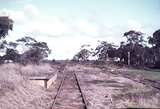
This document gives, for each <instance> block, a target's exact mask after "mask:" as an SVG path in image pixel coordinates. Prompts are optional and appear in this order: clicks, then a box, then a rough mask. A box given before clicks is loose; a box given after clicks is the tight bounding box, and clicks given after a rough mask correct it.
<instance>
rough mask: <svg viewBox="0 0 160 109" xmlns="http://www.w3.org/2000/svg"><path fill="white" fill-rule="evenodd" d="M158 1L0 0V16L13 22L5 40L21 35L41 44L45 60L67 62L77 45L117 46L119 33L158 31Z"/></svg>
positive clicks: (76, 50) (75, 51) (121, 39)
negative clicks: (45, 50)
mask: <svg viewBox="0 0 160 109" xmlns="http://www.w3.org/2000/svg"><path fill="white" fill-rule="evenodd" d="M159 10H160V0H0V16H2V15H3V16H4V15H6V16H9V17H10V18H11V19H13V21H14V27H13V31H10V32H9V35H8V36H7V40H11V41H12V40H16V39H18V38H21V37H24V36H31V37H34V38H35V39H36V40H38V41H45V42H47V43H48V45H49V47H50V48H51V49H52V54H51V55H50V56H49V59H53V58H54V59H71V58H72V57H73V55H74V54H76V53H77V52H78V51H79V50H80V47H81V45H83V44H90V45H91V47H93V48H94V47H96V45H97V44H98V43H97V41H98V40H101V41H108V42H113V43H115V44H117V45H118V44H119V43H120V42H121V41H123V40H125V39H124V37H122V36H123V33H124V32H126V31H129V30H137V31H141V32H143V33H145V36H146V37H147V36H149V35H152V34H153V32H154V31H156V30H158V29H160V22H159V19H160V14H159Z"/></svg>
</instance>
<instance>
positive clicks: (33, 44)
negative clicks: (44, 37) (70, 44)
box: [17, 36, 51, 63]
mask: <svg viewBox="0 0 160 109" xmlns="http://www.w3.org/2000/svg"><path fill="white" fill-rule="evenodd" d="M17 42H18V43H19V44H20V43H21V44H22V46H26V47H27V50H26V51H24V52H23V54H22V55H21V62H23V63H28V62H32V63H39V62H40V61H41V60H42V59H44V58H47V57H48V55H49V54H50V53H51V50H50V49H49V47H48V45H47V43H46V42H39V41H37V40H35V39H34V38H32V37H29V36H27V37H23V38H21V39H18V40H17Z"/></svg>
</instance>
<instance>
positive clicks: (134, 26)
mask: <svg viewBox="0 0 160 109" xmlns="http://www.w3.org/2000/svg"><path fill="white" fill-rule="evenodd" d="M128 29H129V30H138V31H142V25H141V23H139V22H138V21H136V20H132V19H131V20H128Z"/></svg>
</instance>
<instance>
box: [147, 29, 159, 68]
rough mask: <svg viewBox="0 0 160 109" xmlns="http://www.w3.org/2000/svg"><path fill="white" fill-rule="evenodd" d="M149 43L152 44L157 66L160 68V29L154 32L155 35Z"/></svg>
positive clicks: (150, 38)
mask: <svg viewBox="0 0 160 109" xmlns="http://www.w3.org/2000/svg"><path fill="white" fill-rule="evenodd" d="M148 42H149V44H151V45H152V50H153V52H154V53H153V55H154V60H155V67H157V68H160V55H159V54H160V29H159V30H156V31H155V32H154V33H153V37H149V41H148Z"/></svg>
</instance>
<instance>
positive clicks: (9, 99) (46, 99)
mask: <svg viewBox="0 0 160 109" xmlns="http://www.w3.org/2000/svg"><path fill="white" fill-rule="evenodd" d="M0 71H1V72H0V109H47V108H48V107H49V105H50V104H49V103H50V101H51V98H50V95H49V94H50V93H49V92H47V91H46V90H45V89H43V88H42V87H40V86H36V85H35V84H32V83H31V82H30V81H29V80H28V79H27V78H28V76H32V75H38V74H43V73H45V74H48V75H49V74H50V75H51V74H53V72H56V70H54V69H52V68H51V67H50V66H49V65H47V64H43V65H39V66H36V65H27V66H21V65H18V64H5V65H1V66H0Z"/></svg>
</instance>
